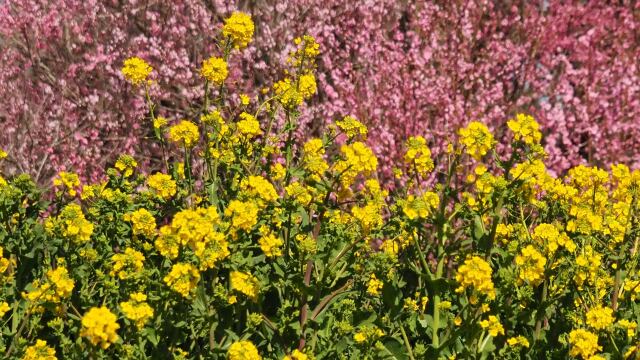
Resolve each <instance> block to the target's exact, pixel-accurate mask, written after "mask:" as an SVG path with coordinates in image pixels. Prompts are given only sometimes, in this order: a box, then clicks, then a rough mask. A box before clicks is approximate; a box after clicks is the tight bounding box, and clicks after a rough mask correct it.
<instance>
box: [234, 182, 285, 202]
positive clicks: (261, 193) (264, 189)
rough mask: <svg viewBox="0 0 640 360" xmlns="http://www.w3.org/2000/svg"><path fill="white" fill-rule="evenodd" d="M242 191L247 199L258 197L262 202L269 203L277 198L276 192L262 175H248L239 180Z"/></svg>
mask: <svg viewBox="0 0 640 360" xmlns="http://www.w3.org/2000/svg"><path fill="white" fill-rule="evenodd" d="M240 189H241V190H242V193H243V194H244V195H245V196H247V198H249V199H253V198H256V197H257V198H258V199H260V200H262V201H264V202H267V203H271V202H274V201H276V200H277V199H278V193H277V192H276V189H275V188H274V187H273V185H272V184H271V183H270V182H269V180H267V179H265V178H263V177H262V176H259V175H257V176H253V175H251V176H249V177H248V178H244V179H242V181H240Z"/></svg>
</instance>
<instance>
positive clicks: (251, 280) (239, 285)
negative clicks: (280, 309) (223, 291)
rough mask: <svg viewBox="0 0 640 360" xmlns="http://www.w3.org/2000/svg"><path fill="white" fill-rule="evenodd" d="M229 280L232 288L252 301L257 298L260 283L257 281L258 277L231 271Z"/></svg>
mask: <svg viewBox="0 0 640 360" xmlns="http://www.w3.org/2000/svg"><path fill="white" fill-rule="evenodd" d="M229 282H230V284H231V289H232V290H236V291H239V292H240V293H242V294H244V295H246V296H247V297H248V298H249V299H251V300H252V301H256V300H257V299H258V293H259V292H260V283H258V279H256V278H255V276H253V275H251V274H249V273H245V272H240V271H232V272H231V274H230V279H229Z"/></svg>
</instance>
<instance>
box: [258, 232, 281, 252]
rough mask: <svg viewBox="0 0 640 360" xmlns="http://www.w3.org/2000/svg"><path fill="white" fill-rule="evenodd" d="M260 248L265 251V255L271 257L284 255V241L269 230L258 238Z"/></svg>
mask: <svg viewBox="0 0 640 360" xmlns="http://www.w3.org/2000/svg"><path fill="white" fill-rule="evenodd" d="M258 244H259V245H260V249H262V252H264V255H265V256H266V257H269V258H273V257H278V256H281V255H282V249H281V248H282V245H283V244H284V242H283V241H282V239H280V238H279V237H277V236H276V235H275V234H274V233H273V232H269V233H268V234H266V235H263V236H262V237H260V239H259V240H258Z"/></svg>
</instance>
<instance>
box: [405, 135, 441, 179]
mask: <svg viewBox="0 0 640 360" xmlns="http://www.w3.org/2000/svg"><path fill="white" fill-rule="evenodd" d="M404 162H405V164H407V165H408V166H409V172H410V173H413V172H416V173H417V174H418V175H422V176H424V175H427V174H429V173H430V172H431V171H433V166H434V165H433V160H432V159H431V149H429V147H428V146H427V140H425V138H423V137H422V136H412V137H410V138H409V140H407V152H406V153H405V154H404Z"/></svg>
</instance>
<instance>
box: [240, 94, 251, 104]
mask: <svg viewBox="0 0 640 360" xmlns="http://www.w3.org/2000/svg"><path fill="white" fill-rule="evenodd" d="M250 102H251V99H249V95H247V94H240V103H241V104H242V105H244V106H247V105H249V103H250Z"/></svg>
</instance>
